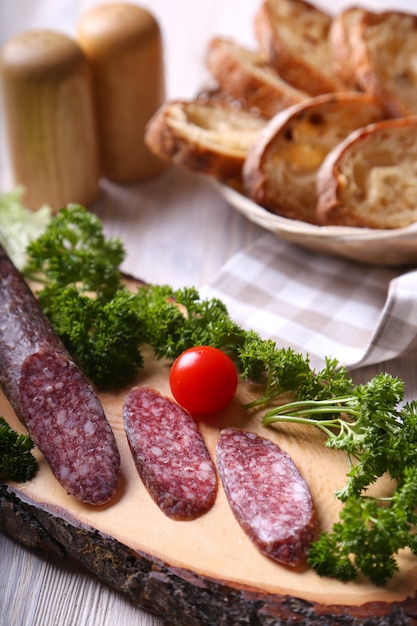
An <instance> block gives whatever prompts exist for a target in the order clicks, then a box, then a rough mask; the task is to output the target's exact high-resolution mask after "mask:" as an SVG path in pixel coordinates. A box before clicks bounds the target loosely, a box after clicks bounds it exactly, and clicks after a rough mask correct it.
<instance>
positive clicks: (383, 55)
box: [351, 11, 417, 117]
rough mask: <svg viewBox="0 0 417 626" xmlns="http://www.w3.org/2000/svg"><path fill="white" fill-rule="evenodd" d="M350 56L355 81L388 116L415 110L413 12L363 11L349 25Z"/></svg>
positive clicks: (416, 30) (416, 27) (416, 32)
mask: <svg viewBox="0 0 417 626" xmlns="http://www.w3.org/2000/svg"><path fill="white" fill-rule="evenodd" d="M351 51H352V52H351V58H352V65H353V66H354V68H355V76H356V81H357V83H358V85H359V86H360V88H361V89H363V90H364V91H367V92H368V93H372V94H373V95H374V96H375V97H377V98H379V100H380V101H381V102H382V103H383V104H384V106H385V107H386V108H387V110H388V111H389V112H390V114H391V115H392V116H398V117H402V116H407V115H416V114H417V98H416V89H417V77H416V70H415V57H416V55H417V15H414V14H411V13H405V12H401V11H384V12H381V13H370V12H368V11H366V12H364V13H363V14H362V16H361V17H360V18H359V19H358V20H357V22H356V23H355V24H353V25H352V29H351Z"/></svg>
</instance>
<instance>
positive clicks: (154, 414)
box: [123, 386, 217, 520]
mask: <svg viewBox="0 0 417 626" xmlns="http://www.w3.org/2000/svg"><path fill="white" fill-rule="evenodd" d="M123 422H124V428H125V432H126V436H127V440H128V442H129V446H130V449H131V452H132V456H133V459H134V462H135V465H136V468H137V470H138V473H139V475H140V477H141V479H142V482H143V483H144V485H145V487H146V488H147V490H148V491H149V493H150V495H151V497H152V498H153V500H154V501H155V502H156V504H157V505H158V506H159V508H160V509H161V511H163V513H165V515H167V516H168V517H170V518H171V519H174V520H192V519H195V518H196V517H199V516H200V515H203V514H204V513H206V512H207V511H208V510H209V509H210V508H211V507H212V505H213V504H214V501H215V499H216V493H217V474H216V470H215V467H214V464H213V461H212V460H211V458H210V455H209V453H208V450H207V448H206V445H205V443H204V440H203V438H202V436H201V433H200V432H199V430H198V428H197V425H196V423H195V422H194V420H193V419H192V417H191V415H190V414H189V413H187V412H186V411H184V409H182V408H181V407H180V406H179V405H178V404H177V403H176V402H174V401H173V400H171V399H170V398H167V397H165V396H162V395H161V394H160V393H159V392H158V391H157V390H155V389H152V388H150V387H146V386H143V387H134V388H133V389H131V390H130V392H129V394H128V395H127V397H126V400H125V403H124V407H123Z"/></svg>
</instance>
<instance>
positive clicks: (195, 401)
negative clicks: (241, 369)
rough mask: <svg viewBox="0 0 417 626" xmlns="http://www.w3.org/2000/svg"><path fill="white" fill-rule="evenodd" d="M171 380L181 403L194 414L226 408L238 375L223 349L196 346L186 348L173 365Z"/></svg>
mask: <svg viewBox="0 0 417 626" xmlns="http://www.w3.org/2000/svg"><path fill="white" fill-rule="evenodd" d="M169 383H170V386H171V391H172V395H173V396H174V398H175V400H176V401H177V402H178V404H179V405H180V406H182V407H183V408H184V409H186V410H187V411H189V412H190V413H195V414H206V413H214V412H215V411H220V410H221V409H224V408H225V407H226V406H227V405H228V404H229V403H230V402H231V400H232V399H233V396H234V395H235V392H236V388H237V384H238V375H237V371H236V367H235V365H234V363H233V361H232V360H231V359H230V358H229V357H228V356H227V354H225V353H224V352H222V351H221V350H218V349H217V348H213V347H211V346H196V347H194V348H189V349H188V350H185V352H183V353H182V354H180V356H179V357H178V358H177V359H176V360H175V361H174V364H173V365H172V367H171V371H170V376H169Z"/></svg>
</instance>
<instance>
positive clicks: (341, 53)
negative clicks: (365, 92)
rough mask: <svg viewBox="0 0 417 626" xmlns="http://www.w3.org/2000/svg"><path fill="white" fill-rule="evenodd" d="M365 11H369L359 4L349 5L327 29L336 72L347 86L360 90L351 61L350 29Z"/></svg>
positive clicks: (335, 17)
mask: <svg viewBox="0 0 417 626" xmlns="http://www.w3.org/2000/svg"><path fill="white" fill-rule="evenodd" d="M366 12H368V13H369V12H370V11H368V10H366V9H364V8H362V7H359V6H349V7H347V8H345V9H343V10H342V11H340V13H338V14H337V15H335V16H334V18H333V20H332V24H331V26H330V30H329V44H330V49H331V54H332V56H333V59H334V67H335V71H336V73H337V74H338V76H339V77H340V78H341V80H342V81H343V83H344V84H345V85H346V86H347V87H349V88H351V89H354V90H360V91H362V88H361V87H360V85H358V81H357V78H356V72H355V69H356V68H355V66H354V63H353V47H352V29H353V26H354V24H356V23H357V22H358V21H359V20H360V19H361V18H362V16H363V15H364V14H365V13H366Z"/></svg>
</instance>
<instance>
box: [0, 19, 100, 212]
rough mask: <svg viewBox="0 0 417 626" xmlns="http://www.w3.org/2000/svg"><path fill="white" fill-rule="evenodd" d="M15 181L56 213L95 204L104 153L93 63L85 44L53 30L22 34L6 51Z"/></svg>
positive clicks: (0, 63) (29, 201) (31, 199)
mask: <svg viewBox="0 0 417 626" xmlns="http://www.w3.org/2000/svg"><path fill="white" fill-rule="evenodd" d="M0 70H1V78H2V83H3V98H4V111H5V121H6V125H7V134H8V139H9V151H10V156H11V161H12V170H13V174H14V182H15V183H16V184H17V185H22V186H24V187H25V190H26V191H25V195H24V197H23V201H24V204H25V205H26V206H27V207H28V208H31V209H34V210H36V209H38V208H39V207H40V206H41V205H43V204H49V205H50V207H51V209H52V210H53V211H56V210H58V209H59V208H61V207H62V206H65V205H66V204H68V203H70V202H75V203H80V204H83V205H88V204H90V203H91V202H92V201H93V200H94V199H95V197H96V195H97V193H98V181H99V160H98V159H99V155H98V145H97V133H96V130H95V119H94V109H93V91H92V82H91V74H90V70H89V66H88V63H87V61H86V59H85V57H84V54H83V53H82V51H81V48H80V47H79V46H78V44H77V43H76V42H75V41H74V40H73V39H71V38H69V37H67V36H66V35H63V34H61V33H57V32H52V31H41V30H39V31H38V30H34V31H27V32H23V33H21V34H19V35H17V36H15V37H13V38H12V39H10V40H9V41H8V42H6V44H5V45H4V47H3V49H2V51H1V55H0Z"/></svg>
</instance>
